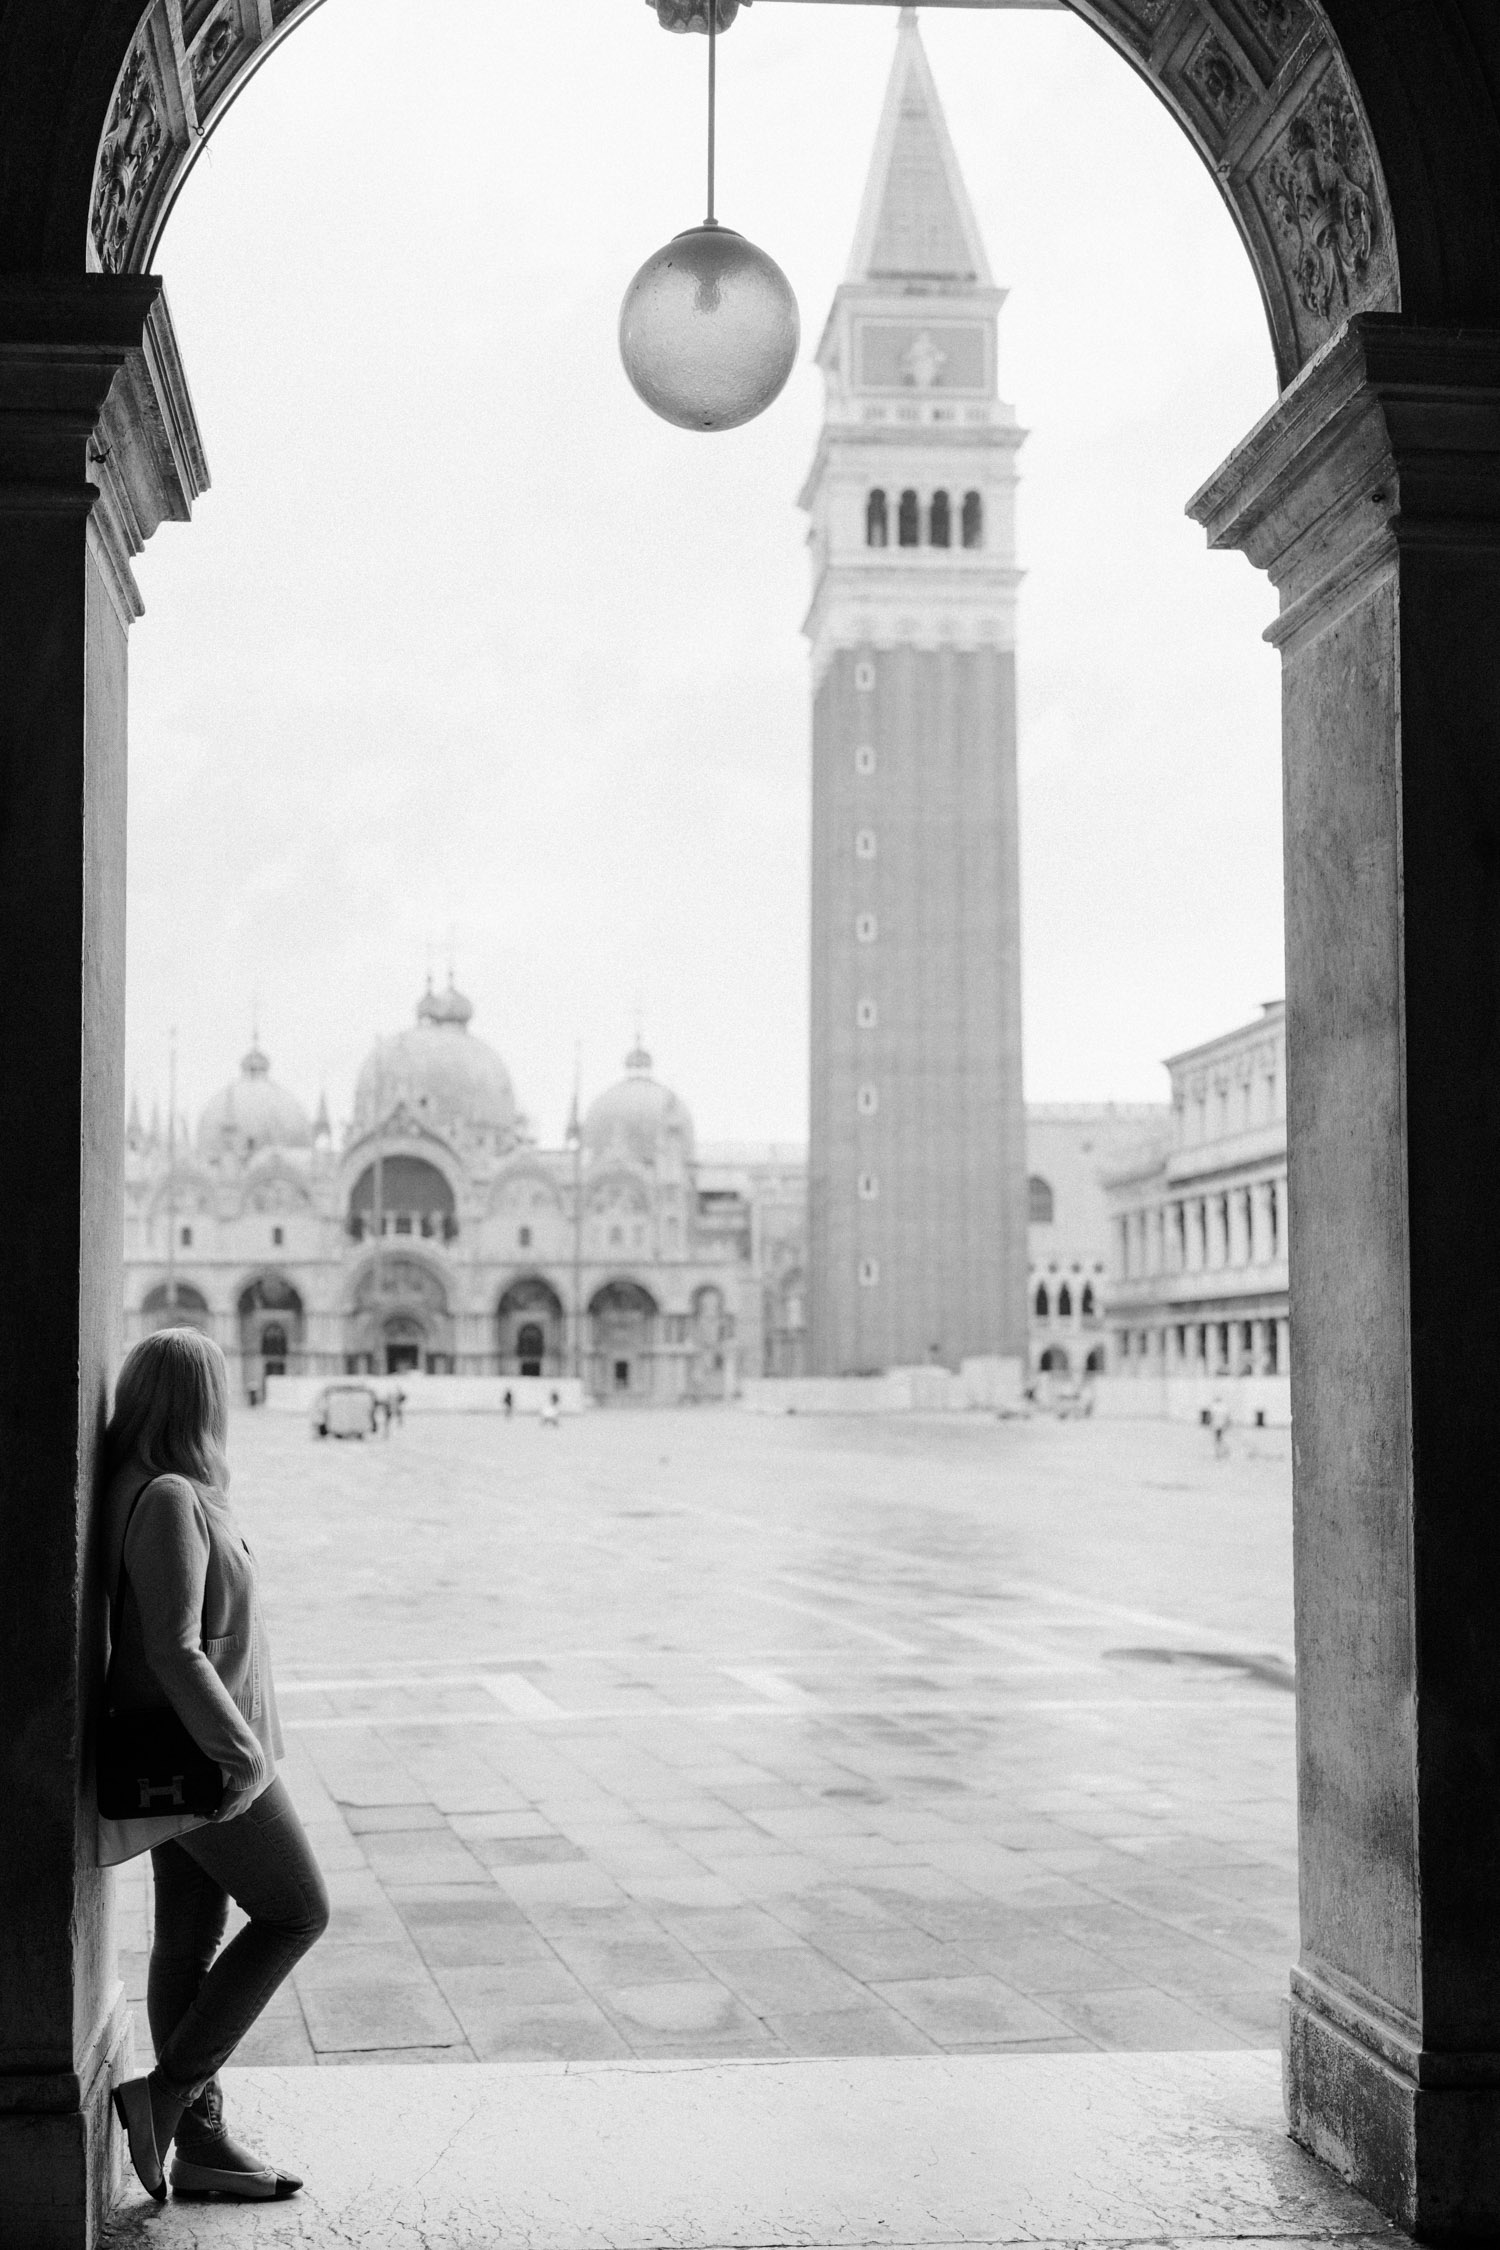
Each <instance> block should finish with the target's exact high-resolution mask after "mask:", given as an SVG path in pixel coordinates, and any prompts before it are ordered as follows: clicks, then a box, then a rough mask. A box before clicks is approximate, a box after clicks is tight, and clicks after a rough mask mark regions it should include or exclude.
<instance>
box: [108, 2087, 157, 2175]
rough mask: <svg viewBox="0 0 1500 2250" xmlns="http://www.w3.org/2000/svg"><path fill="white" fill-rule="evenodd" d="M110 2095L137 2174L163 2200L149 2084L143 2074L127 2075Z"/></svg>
mask: <svg viewBox="0 0 1500 2250" xmlns="http://www.w3.org/2000/svg"><path fill="white" fill-rule="evenodd" d="M110 2099H111V2100H112V2101H113V2103H114V2105H115V2115H116V2117H118V2119H119V2120H120V2125H121V2128H122V2130H123V2131H124V2134H125V2143H126V2146H127V2147H128V2148H129V2150H130V2161H131V2163H132V2164H133V2165H134V2167H135V2176H136V2178H137V2179H138V2180H139V2181H140V2183H141V2186H142V2187H143V2188H144V2189H145V2191H146V2193H147V2194H148V2195H149V2196H152V2197H153V2198H154V2199H155V2201H156V2202H158V2203H165V2202H166V2200H167V2183H166V2181H165V2180H164V2179H163V2178H162V2171H161V2158H160V2157H159V2156H158V2154H157V2152H156V2126H155V2124H154V2123H153V2122H152V2117H151V2087H150V2084H149V2083H148V2081H147V2080H146V2079H144V2078H127V2079H126V2080H125V2083H124V2084H123V2085H122V2086H116V2087H115V2089H114V2092H113V2093H112V2094H111V2096H110Z"/></svg>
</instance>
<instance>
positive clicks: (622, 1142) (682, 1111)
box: [583, 1040, 693, 1164]
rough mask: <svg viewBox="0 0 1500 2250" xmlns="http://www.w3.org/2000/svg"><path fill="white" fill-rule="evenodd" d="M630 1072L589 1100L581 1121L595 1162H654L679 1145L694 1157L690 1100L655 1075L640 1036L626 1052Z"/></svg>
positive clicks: (587, 1147) (585, 1138)
mask: <svg viewBox="0 0 1500 2250" xmlns="http://www.w3.org/2000/svg"><path fill="white" fill-rule="evenodd" d="M625 1069H626V1073H627V1075H626V1076H625V1077H624V1078H622V1079H621V1080H620V1083H619V1084H618V1086H611V1087H610V1089H609V1091H608V1092H607V1093H603V1094H601V1095H600V1096H599V1098H598V1100H597V1101H594V1102H591V1103H590V1104H589V1107H588V1111H587V1114H586V1115H585V1117H584V1120H583V1145H584V1149H585V1151H586V1153H587V1154H588V1156H589V1157H590V1158H591V1159H592V1160H593V1161H594V1162H596V1163H597V1162H602V1161H603V1160H604V1159H605V1158H607V1157H617V1158H618V1157H623V1158H624V1160H625V1161H626V1162H627V1163H633V1164H654V1163H655V1162H656V1161H657V1159H658V1157H659V1156H660V1155H661V1154H663V1153H665V1152H667V1151H669V1150H674V1149H675V1150H678V1151H680V1152H681V1154H682V1155H684V1156H691V1154H692V1149H693V1120H692V1117H691V1115H690V1114H689V1111H688V1107H687V1104H686V1102H684V1101H682V1100H681V1099H680V1098H679V1097H678V1096H677V1095H676V1094H674V1093H673V1092H672V1089H671V1087H670V1086H663V1085H662V1084H661V1082H660V1080H659V1079H656V1078H653V1077H652V1075H651V1057H650V1056H649V1055H648V1054H647V1052H646V1050H645V1048H644V1047H643V1046H642V1045H641V1043H640V1041H639V1040H637V1041H636V1043H635V1045H634V1047H633V1048H632V1049H631V1051H630V1053H629V1054H628V1055H627V1056H626V1057H625Z"/></svg>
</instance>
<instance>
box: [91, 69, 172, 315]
mask: <svg viewBox="0 0 1500 2250" xmlns="http://www.w3.org/2000/svg"><path fill="white" fill-rule="evenodd" d="M168 145H169V143H168V134H167V125H166V119H165V117H164V116H163V114H162V98H161V91H160V89H159V87H158V86H157V83H156V80H155V78H154V77H153V76H152V72H151V65H150V62H149V61H148V59H147V56H146V52H145V49H144V47H141V46H136V47H133V48H132V49H131V52H130V56H129V59H128V60H127V62H126V64H125V68H124V69H123V71H122V72H121V73H120V84H119V88H118V90H117V92H116V94H115V100H114V107H113V109H112V110H111V111H110V115H109V123H108V125H107V126H106V127H105V129H104V139H103V141H102V143H101V144H100V149H99V162H98V165H97V167H96V169H95V172H94V198H93V205H92V209H91V215H90V230H91V232H92V234H93V237H94V249H95V252H96V253H97V255H98V259H99V263H100V265H101V266H102V267H103V269H104V271H105V272H106V273H119V272H121V271H122V270H123V268H124V264H125V258H126V254H127V252H128V251H129V249H130V246H131V239H132V237H133V235H134V232H135V227H136V221H137V220H138V219H139V217H140V215H141V211H142V208H143V206H144V204H145V201H146V198H147V196H148V195H149V194H150V192H151V189H152V186H153V185H154V183H155V180H156V175H157V173H158V172H159V171H160V170H161V167H162V163H163V161H164V159H165V157H166V153H167V148H168Z"/></svg>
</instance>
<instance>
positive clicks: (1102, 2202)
mask: <svg viewBox="0 0 1500 2250" xmlns="http://www.w3.org/2000/svg"><path fill="white" fill-rule="evenodd" d="M227 2092H228V2098H229V2101H230V2104H231V2110H232V2115H233V2118H234V2121H235V2124H236V2126H237V2128H243V2130H244V2132H245V2134H246V2136H247V2137H248V2138H249V2139H251V2140H252V2141H254V2142H257V2143H259V2144H260V2145H261V2146H262V2147H263V2148H265V2149H266V2150H267V2151H269V2152H271V2153H273V2154H274V2156H275V2158H276V2159H277V2161H279V2162H280V2163H282V2164H283V2165H287V2166H292V2167H295V2168H296V2169H297V2170H298V2171H300V2172H302V2173H303V2174H304V2176H305V2178H306V2180H307V2188H306V2190H305V2192H304V2193H303V2195H301V2196H300V2197H298V2198H297V2199H296V2200H295V2201H293V2202H289V2203H284V2204H260V2205H255V2206H251V2207H248V2208H247V2207H245V2206H231V2205H217V2206H214V2207H213V2208H211V2209H205V2208H204V2207H203V2206H201V2205H196V2204H187V2205H182V2204H169V2205H168V2206H167V2207H165V2208H159V2207H158V2206H156V2205H155V2204H152V2203H150V2202H149V2201H148V2200H147V2199H146V2197H145V2196H144V2195H142V2194H141V2193H140V2192H139V2191H138V2190H135V2189H134V2186H133V2183H132V2193H131V2195H130V2197H129V2199H128V2200H127V2202H126V2203H125V2204H124V2205H123V2206H122V2208H121V2210H120V2212H119V2214H118V2215H117V2218H116V2221H115V2223H114V2226H113V2227H112V2229H111V2231H110V2234H109V2237H108V2240H109V2244H110V2246H111V2250H131V2246H142V2245H145V2244H147V2243H149V2244H151V2245H152V2246H153V2250H198V2246H200V2245H203V2244H207V2243H209V2242H212V2244H213V2245H214V2250H251V2246H252V2245H253V2246H254V2250H312V2246H313V2245H317V2246H318V2250H328V2246H329V2245H332V2244H340V2243H343V2244H354V2243H358V2244H359V2245H360V2246H361V2250H417V2246H420V2250H491V2246H494V2245H499V2244H501V2243H504V2244H507V2245H512V2246H518V2250H533V2246H534V2250H781V2246H783V2245H785V2246H787V2250H792V2246H794V2245H795V2246H796V2250H818V2246H819V2245H827V2246H830V2250H831V2246H833V2245H838V2246H839V2250H864V2246H866V2245H871V2246H873V2245H875V2244H880V2245H883V2246H885V2250H901V2246H903V2245H906V2246H910V2250H916V2246H918V2245H920V2246H922V2250H940V2246H946V2245H958V2244H966V2245H968V2244H972V2245H976V2246H978V2245H986V2244H995V2245H998V2244H1011V2243H1015V2244H1026V2245H1029V2246H1033V2250H1035V2246H1039V2245H1045V2244H1051V2243H1058V2244H1062V2243H1070V2244H1086V2243H1101V2244H1102V2243H1116V2244H1124V2243H1139V2242H1141V2241H1148V2242H1151V2243H1153V2244H1159V2245H1170V2244H1177V2243H1181V2244H1189V2243H1195V2244H1196V2243H1204V2244H1207V2243H1215V2244H1217V2243H1223V2244H1226V2245H1227V2244H1229V2243H1235V2244H1241V2245H1245V2244H1256V2243H1266V2244H1270V2243H1273V2242H1274V2243H1277V2244H1282V2245H1287V2244H1296V2243H1300V2242H1308V2243H1323V2244H1328V2243H1337V2244H1347V2245H1349V2246H1350V2250H1355V2246H1360V2245H1368V2246H1369V2250H1377V2246H1378V2250H1396V2245H1398V2244H1399V2243H1401V2242H1404V2240H1405V2237H1404V2236H1399V2235H1397V2234H1396V2233H1395V2231H1394V2230H1393V2229H1390V2228H1388V2227H1387V2226H1385V2224H1384V2223H1383V2222H1382V2221H1381V2220H1380V2219H1379V2218H1378V2216H1377V2215H1376V2214H1375V2213H1374V2212H1373V2211H1372V2210H1371V2209H1370V2207H1369V2206H1368V2205H1367V2204H1365V2203H1363V2202H1362V2201H1361V2200H1360V2199H1359V2198H1358V2197H1356V2196H1354V2195H1352V2194H1350V2193H1349V2191H1348V2190H1347V2189H1345V2188H1343V2187H1341V2186H1340V2185H1339V2184H1338V2183H1337V2182H1335V2181H1334V2180H1333V2179H1332V2178H1331V2177H1330V2176H1329V2174H1327V2173H1326V2172H1324V2171H1323V2170H1322V2169H1321V2167H1319V2166H1318V2165H1316V2164H1314V2163H1313V2162H1312V2160H1311V2159H1310V2158H1309V2157H1307V2156H1305V2155H1304V2154H1303V2153H1302V2152H1301V2151H1300V2150H1299V2149H1296V2148H1294V2147H1293V2145H1292V2143H1291V2142H1290V2141H1289V2140H1288V2139H1287V2138H1286V2134H1285V2129H1284V2126H1283V2124H1282V2120H1281V2112H1280V2092H1279V2075H1278V2065H1277V2060H1276V2057H1275V2056H1274V2055H1266V2054H1254V2053H1245V2052H1241V2053H1237V2054H1218V2055H1141V2056H1135V2055H1091V2054H1081V2055H1045V2056H1031V2057H1014V2056H941V2055H934V2056H929V2057H925V2058H921V2059H907V2058H899V2057H897V2058H885V2057H881V2058H869V2057H866V2058H864V2059H861V2060H856V2061H833V2060H829V2061H812V2060H797V2061H779V2062H772V2063H755V2062H745V2061H741V2062H718V2063H706V2064H705V2063H693V2064H662V2065H653V2064H650V2063H638V2062H637V2063H625V2064H615V2065H609V2064H595V2065H588V2064H580V2063H572V2064H567V2065H554V2066H552V2067H550V2068H535V2069H526V2068H524V2067H518V2066H516V2065H505V2066H499V2067H491V2068H486V2067H483V2066H478V2067H476V2066H474V2065H469V2066H466V2067H460V2068H456V2069H449V2070H411V2069H400V2068H395V2069H393V2068H388V2067H378V2068H372V2069H367V2070H362V2071H357V2072H355V2071H337V2072H317V2073H313V2072H307V2071H295V2070H292V2071H270V2070H260V2071H232V2072H231V2073H229V2075H228V2086H227Z"/></svg>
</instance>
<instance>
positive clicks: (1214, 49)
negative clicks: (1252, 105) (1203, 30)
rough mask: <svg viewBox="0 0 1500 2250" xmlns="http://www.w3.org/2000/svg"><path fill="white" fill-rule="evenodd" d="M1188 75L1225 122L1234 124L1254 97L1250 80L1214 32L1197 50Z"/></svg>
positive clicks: (1222, 123)
mask: <svg viewBox="0 0 1500 2250" xmlns="http://www.w3.org/2000/svg"><path fill="white" fill-rule="evenodd" d="M1187 76H1188V80H1189V82H1190V83H1191V84H1192V85H1194V86H1196V87H1197V89H1198V91H1199V93H1200V94H1201V95H1202V96H1203V99H1204V100H1205V101H1206V102H1207V104H1208V106H1209V108H1210V109H1211V110H1212V111H1213V113H1214V115H1215V117H1216V118H1217V119H1218V120H1219V123H1220V124H1221V125H1232V124H1233V123H1234V121H1235V119H1236V118H1237V117H1238V116H1239V115H1240V113H1241V111H1242V110H1243V109H1244V108H1245V106H1246V104H1247V103H1248V102H1249V100H1250V98H1251V93H1252V88H1251V85H1250V81H1249V79H1248V78H1246V76H1245V74H1244V72H1243V71H1242V70H1241V69H1240V67H1239V65H1238V63H1237V62H1236V61H1235V60H1234V57H1233V56H1232V55H1231V54H1230V52H1229V50H1228V48H1227V47H1226V46H1225V45H1224V42H1223V41H1222V39H1220V38H1218V36H1217V35H1216V34H1215V33H1213V32H1210V33H1209V35H1208V37H1207V38H1206V39H1204V40H1203V41H1201V42H1200V44H1199V46H1198V47H1197V49H1196V51H1195V52H1194V55H1193V58H1192V60H1191V61H1190V62H1189V64H1188V66H1187Z"/></svg>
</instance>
